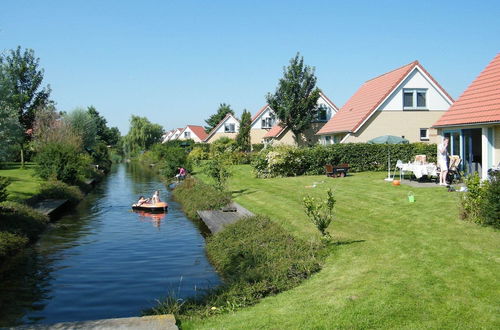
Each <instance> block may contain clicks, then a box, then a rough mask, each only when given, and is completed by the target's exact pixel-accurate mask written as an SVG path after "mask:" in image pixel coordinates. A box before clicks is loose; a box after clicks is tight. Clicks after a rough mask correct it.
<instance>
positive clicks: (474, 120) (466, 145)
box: [433, 53, 500, 178]
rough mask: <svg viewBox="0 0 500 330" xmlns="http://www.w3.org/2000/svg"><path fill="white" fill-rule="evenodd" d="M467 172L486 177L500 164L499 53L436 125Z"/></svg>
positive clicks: (449, 149)
mask: <svg viewBox="0 0 500 330" xmlns="http://www.w3.org/2000/svg"><path fill="white" fill-rule="evenodd" d="M433 127H434V128H437V129H438V134H439V136H440V137H448V138H449V139H450V141H449V144H448V152H449V153H450V155H459V156H460V158H461V159H462V168H463V170H464V171H465V172H467V173H472V172H478V173H479V174H480V176H481V177H482V178H486V176H487V173H488V169H489V168H491V167H493V166H497V165H498V164H499V163H500V53H498V54H497V55H496V57H495V58H494V59H493V60H492V61H491V62H490V63H489V64H488V66H486V68H485V69H484V70H483V72H481V73H480V74H479V76H478V77H477V78H476V79H475V80H474V81H473V82H472V83H471V84H470V86H469V87H467V89H466V90H465V92H464V93H463V94H462V95H461V96H460V97H459V98H458V100H457V101H456V102H455V103H454V104H453V105H452V106H451V107H450V109H449V110H448V111H447V112H446V113H445V114H443V115H442V116H441V118H439V120H437V121H436V122H435V124H434V125H433Z"/></svg>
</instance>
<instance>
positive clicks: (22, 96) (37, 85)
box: [0, 46, 51, 165]
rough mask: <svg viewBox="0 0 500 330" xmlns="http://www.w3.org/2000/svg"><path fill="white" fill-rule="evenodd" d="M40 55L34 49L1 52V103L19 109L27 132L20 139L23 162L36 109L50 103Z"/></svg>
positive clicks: (21, 121)
mask: <svg viewBox="0 0 500 330" xmlns="http://www.w3.org/2000/svg"><path fill="white" fill-rule="evenodd" d="M39 62H40V59H39V58H36V57H35V52H34V51H33V50H32V49H25V50H24V51H22V50H21V46H18V47H17V49H16V50H10V51H9V52H8V55H7V56H0V84H1V85H2V86H0V89H1V90H3V92H1V94H2V103H3V104H4V106H7V107H9V108H11V109H13V110H14V111H16V112H17V114H18V118H19V122H20V124H21V125H22V127H23V129H24V131H25V133H26V134H25V136H24V138H23V139H22V140H21V163H22V165H24V146H25V144H26V142H27V141H28V140H29V139H30V134H28V133H29V132H31V130H32V128H33V122H34V120H35V112H36V111H37V109H40V108H42V107H44V106H45V105H47V104H48V103H50V100H49V96H50V91H51V90H50V87H49V86H46V87H42V81H43V74H44V71H43V69H40V68H39Z"/></svg>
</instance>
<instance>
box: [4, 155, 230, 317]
mask: <svg viewBox="0 0 500 330" xmlns="http://www.w3.org/2000/svg"><path fill="white" fill-rule="evenodd" d="M155 190H160V192H161V197H162V199H163V200H165V201H167V202H168V203H169V212H168V214H165V215H156V216H152V215H150V214H141V213H135V212H132V211H131V208H130V205H131V204H132V203H133V202H134V201H135V200H137V199H138V198H139V196H140V195H147V196H149V195H151V194H152V193H153V192H154V191H155ZM219 283H220V279H219V277H218V275H217V273H216V272H215V270H214V269H213V267H212V266H211V265H210V263H209V262H208V260H207V258H206V255H205V240H204V237H203V236H202V234H201V232H200V229H199V227H198V225H197V224H196V223H193V222H192V221H190V220H189V219H187V218H186V217H185V215H184V214H183V213H182V211H181V210H180V206H179V205H178V204H177V203H175V202H174V201H172V199H171V197H170V192H168V191H167V190H166V188H165V186H164V185H163V184H162V182H161V181H160V180H159V178H158V177H157V176H156V175H155V174H154V173H152V172H151V171H149V170H148V169H144V168H142V167H140V166H137V165H133V164H121V165H118V166H116V167H114V168H113V169H112V171H111V173H110V174H109V175H108V176H107V177H106V178H105V179H104V181H103V182H101V183H100V184H99V185H98V186H97V187H96V188H95V189H94V190H93V191H92V192H91V193H90V194H89V195H87V197H86V198H85V199H84V200H83V201H82V202H81V203H80V204H79V205H78V206H77V207H76V208H75V209H74V210H71V211H69V212H67V213H66V215H65V216H63V217H62V218H61V219H60V220H59V221H57V222H56V223H55V224H54V226H53V227H52V228H51V229H49V230H48V231H47V232H46V233H45V234H44V235H43V236H42V237H41V239H40V240H39V241H38V242H37V244H36V245H35V246H34V247H33V248H32V249H29V250H28V251H26V252H25V253H23V254H22V255H20V256H18V257H17V258H15V260H14V261H13V262H12V264H11V265H9V268H8V271H7V272H4V275H3V278H2V279H1V283H0V326H12V325H18V324H32V323H35V324H47V323H54V322H66V321H83V320H95V319H101V318H115V317H129V316H139V315H140V313H141V310H143V309H147V308H150V307H153V306H155V305H156V303H157V301H156V300H157V299H160V298H162V297H165V296H167V295H169V294H174V295H176V296H177V297H179V298H185V297H190V296H195V295H200V294H202V293H203V290H204V289H207V288H209V287H213V286H215V285H217V284H219Z"/></svg>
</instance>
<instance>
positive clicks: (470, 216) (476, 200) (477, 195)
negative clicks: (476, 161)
mask: <svg viewBox="0 0 500 330" xmlns="http://www.w3.org/2000/svg"><path fill="white" fill-rule="evenodd" d="M464 182H465V185H466V186H467V192H465V193H463V194H462V196H461V197H462V198H461V217H462V219H464V220H469V221H472V222H476V223H481V222H482V221H481V206H482V203H483V196H484V187H483V186H482V185H481V178H480V177H479V175H478V174H477V173H474V174H472V175H468V176H467V177H466V178H465V179H464Z"/></svg>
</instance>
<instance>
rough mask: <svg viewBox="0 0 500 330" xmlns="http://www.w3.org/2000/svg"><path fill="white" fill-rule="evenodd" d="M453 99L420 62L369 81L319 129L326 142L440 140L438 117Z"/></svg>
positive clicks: (322, 138)
mask: <svg viewBox="0 0 500 330" xmlns="http://www.w3.org/2000/svg"><path fill="white" fill-rule="evenodd" d="M452 104H453V99H452V98H451V96H450V95H449V94H448V93H447V92H446V91H445V90H444V88H443V87H441V86H440V85H439V83H438V82H437V81H436V80H435V79H434V78H433V77H432V76H431V75H430V74H429V73H428V72H427V71H426V70H425V69H424V67H423V66H422V65H421V64H420V63H419V62H418V61H415V62H412V63H410V64H407V65H405V66H403V67H401V68H399V69H396V70H393V71H390V72H388V73H385V74H383V75H381V76H378V77H376V78H374V79H371V80H368V81H367V82H365V83H364V84H363V85H362V86H361V87H360V88H359V89H358V91H357V92H356V93H355V94H354V95H353V96H352V97H351V98H350V99H349V100H348V101H347V103H346V104H345V105H344V106H343V107H342V108H341V109H340V111H339V112H338V113H337V114H336V115H335V116H334V117H333V118H332V119H330V121H329V122H328V123H327V124H326V125H324V126H323V128H321V129H320V130H319V132H318V133H317V134H318V136H320V137H321V140H320V142H321V143H322V144H332V143H346V142H367V141H368V140H370V139H373V138H376V137H378V136H382V135H396V136H401V137H404V138H406V139H408V140H409V141H410V142H437V131H436V130H435V129H432V128H431V127H432V125H433V124H434V123H435V122H436V120H437V119H438V118H439V117H441V116H442V115H443V113H445V112H446V110H448V109H449V107H450V106H451V105H452Z"/></svg>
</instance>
